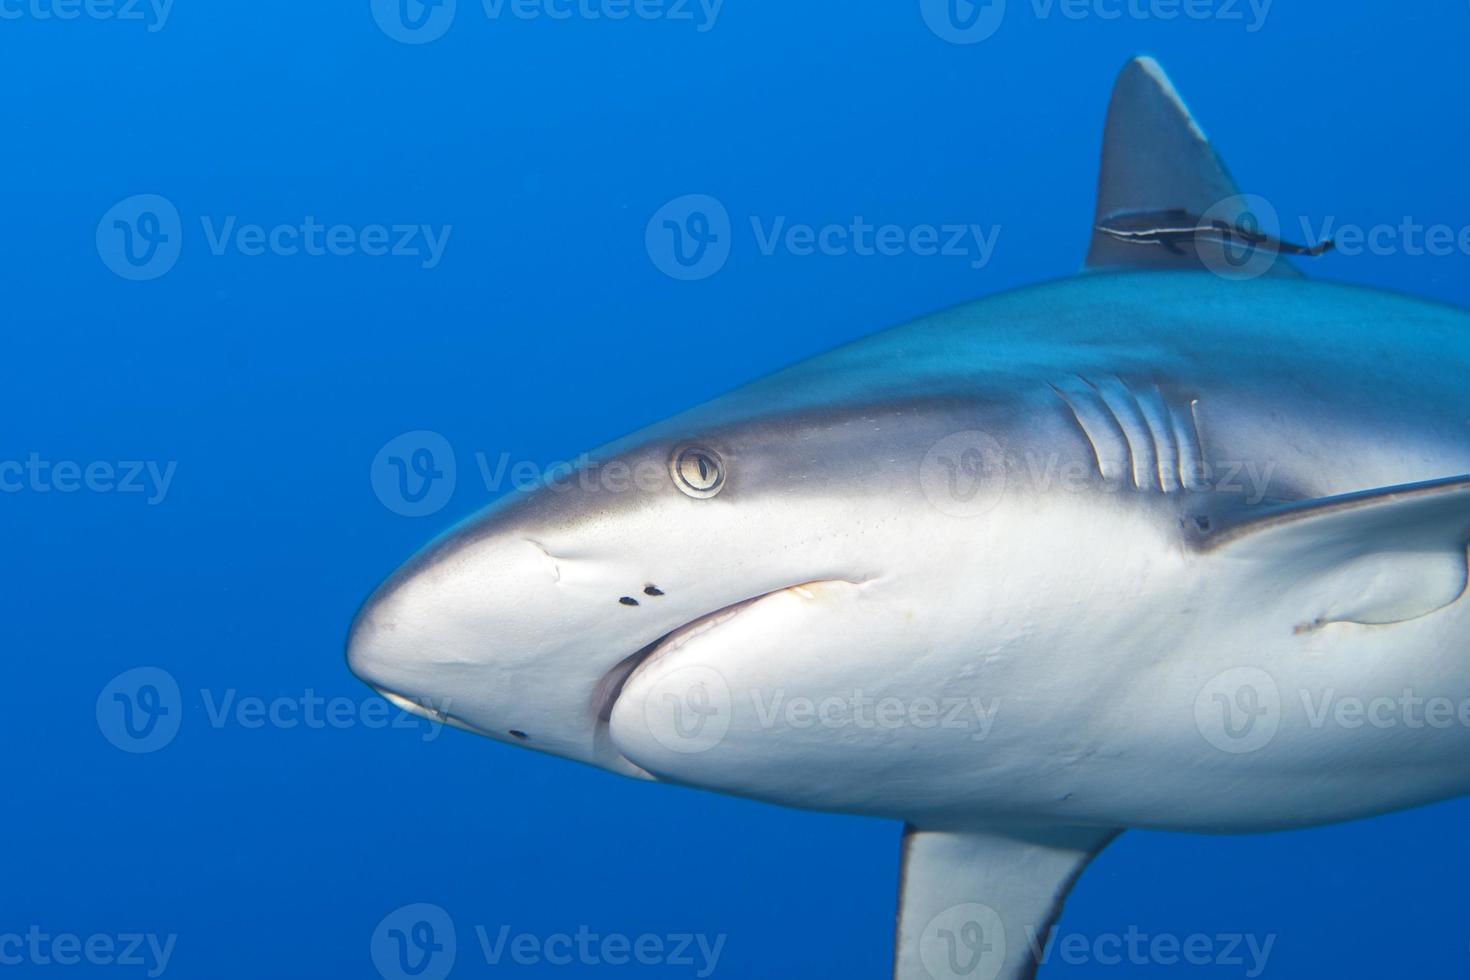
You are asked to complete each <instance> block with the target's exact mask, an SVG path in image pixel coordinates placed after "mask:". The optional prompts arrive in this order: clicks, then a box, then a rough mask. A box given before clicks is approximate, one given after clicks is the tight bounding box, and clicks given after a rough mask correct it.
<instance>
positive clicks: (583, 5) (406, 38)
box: [372, 0, 724, 44]
mask: <svg viewBox="0 0 1470 980" xmlns="http://www.w3.org/2000/svg"><path fill="white" fill-rule="evenodd" d="M723 6H724V0H480V7H481V10H482V12H483V14H484V17H485V19H486V20H487V21H492V22H498V21H502V20H506V19H511V20H519V21H533V20H550V21H569V20H579V21H587V22H592V23H595V22H599V21H610V22H619V21H627V20H640V21H669V22H671V23H681V22H682V23H688V24H692V25H694V29H695V31H697V32H698V33H700V34H704V33H706V32H707V31H710V30H712V29H714V26H715V22H716V21H717V20H718V19H719V16H720V10H721V8H722V7H723ZM455 7H456V0H372V8H373V19H374V20H376V21H377V22H378V27H379V29H381V30H382V32H383V33H384V34H386V35H387V36H388V37H390V38H392V39H393V40H395V41H399V42H401V43H403V44H427V43H429V42H430V41H437V40H438V39H439V38H441V37H443V36H444V35H445V33H447V32H448V30H449V28H450V26H451V25H452V24H453V23H454V18H455Z"/></svg>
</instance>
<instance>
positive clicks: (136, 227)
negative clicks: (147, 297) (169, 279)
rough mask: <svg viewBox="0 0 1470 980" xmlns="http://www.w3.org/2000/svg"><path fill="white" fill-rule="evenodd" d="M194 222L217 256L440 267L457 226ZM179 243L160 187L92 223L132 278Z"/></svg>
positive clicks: (138, 278) (150, 270) (112, 261)
mask: <svg viewBox="0 0 1470 980" xmlns="http://www.w3.org/2000/svg"><path fill="white" fill-rule="evenodd" d="M0 2H3V0H0ZM199 222H200V227H201V230H202V232H203V235H204V243H205V245H206V246H207V247H208V250H209V254H210V255H212V256H214V257H215V258H221V257H223V256H225V255H227V254H229V253H231V252H233V253H234V254H236V255H239V256H243V257H245V258H257V257H260V256H263V255H274V256H277V257H281V258H295V257H297V256H301V255H305V256H310V257H313V258H317V257H322V256H331V257H333V258H348V257H355V256H366V257H368V258H385V257H386V258H392V259H414V260H417V261H418V264H419V268H421V269H423V270H425V271H432V270H434V269H437V268H438V267H439V263H440V262H442V261H443V260H444V252H445V249H446V248H447V247H448V245H449V238H450V236H451V235H452V234H453V233H454V226H453V225H432V224H423V223H395V224H380V223H370V224H365V225H361V226H357V225H350V224H343V223H340V222H338V223H336V224H325V223H323V222H321V221H319V220H317V218H316V217H314V216H313V215H307V216H305V217H304V218H302V219H301V220H300V221H293V222H285V223H279V224H273V225H264V224H257V223H252V222H242V221H241V220H240V218H239V217H238V216H237V215H233V214H231V215H225V216H224V217H221V218H218V219H217V218H215V217H214V216H211V215H203V216H202V217H201V218H200V219H199ZM183 242H184V226H183V222H182V220H181V219H180V217H179V211H178V208H176V207H175V206H174V205H173V202H171V201H169V200H168V199H167V198H165V197H162V196H160V195H158V194H139V195H135V196H133V197H130V198H127V199H125V200H123V201H119V202H118V203H117V204H115V205H113V206H112V207H111V208H109V209H108V211H107V213H106V214H104V215H103V216H102V220H101V221H99V222H98V223H97V254H98V255H99V256H101V258H102V262H103V264H104V265H106V266H107V268H109V269H111V270H112V271H113V272H114V273H116V274H117V275H118V276H121V277H122V278H124V279H129V280H132V281H134V282H142V281H147V280H151V279H158V278H160V277H161V276H164V275H167V274H168V273H169V272H170V271H171V270H172V269H173V267H174V266H175V265H176V264H177V263H178V260H179V255H180V252H181V251H182V249H183Z"/></svg>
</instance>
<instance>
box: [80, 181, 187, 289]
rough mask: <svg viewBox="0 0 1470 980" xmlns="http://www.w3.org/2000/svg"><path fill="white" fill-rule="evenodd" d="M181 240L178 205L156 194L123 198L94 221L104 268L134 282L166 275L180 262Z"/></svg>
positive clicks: (98, 252)
mask: <svg viewBox="0 0 1470 980" xmlns="http://www.w3.org/2000/svg"><path fill="white" fill-rule="evenodd" d="M183 241H184V227H183V222H182V221H181V220H180V219H179V211H178V208H176V207H174V205H173V202H172V201H170V200H169V199H168V198H166V197H162V196H160V195H158V194H134V195H133V196H132V197H128V198H124V199H123V200H121V201H118V202H117V203H116V204H114V205H113V206H112V207H110V208H108V209H107V213H106V214H104V215H103V216H102V220H101V221H99V222H97V254H98V255H100V256H101V257H102V261H103V263H104V264H105V265H106V266H107V268H109V269H111V270H112V271H113V272H114V273H116V274H117V275H119V276H121V277H122V278H124V279H130V280H132V281H133V282H147V281H148V280H151V279H157V278H159V277H160V276H164V275H167V274H168V272H169V270H170V269H172V268H173V267H174V265H175V264H176V263H177V262H178V261H179V252H180V250H181V249H182V248H183Z"/></svg>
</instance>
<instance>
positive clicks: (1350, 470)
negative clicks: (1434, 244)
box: [348, 58, 1470, 980]
mask: <svg viewBox="0 0 1470 980" xmlns="http://www.w3.org/2000/svg"><path fill="white" fill-rule="evenodd" d="M1248 200H1249V199H1247V198H1244V197H1243V196H1242V195H1240V193H1239V190H1238V188H1237V187H1236V185H1235V182H1234V180H1233V179H1232V178H1231V177H1230V175H1229V174H1228V172H1227V171H1226V169H1225V167H1224V165H1223V164H1222V163H1221V161H1220V159H1219V157H1218V156H1217V154H1216V153H1215V151H1214V149H1213V148H1212V147H1211V146H1210V144H1209V142H1208V140H1207V139H1206V138H1205V136H1204V133H1203V131H1202V130H1201V129H1200V127H1199V126H1198V124H1197V123H1196V122H1195V121H1194V119H1193V117H1192V116H1191V115H1190V114H1189V112H1188V110H1187V109H1186V108H1185V107H1184V104H1183V102H1182V101H1181V100H1180V98H1179V96H1178V94H1177V93H1176V92H1175V91H1174V88H1173V86H1172V85H1171V84H1170V83H1169V81H1168V79H1167V77H1166V76H1165V75H1164V73H1163V71H1162V69H1160V68H1159V66H1158V65H1157V64H1156V63H1155V62H1153V61H1152V60H1151V59H1148V58H1137V59H1134V60H1133V61H1131V62H1129V63H1128V65H1126V66H1125V67H1124V69H1123V71H1122V74H1121V75H1120V77H1119V79H1118V81H1117V85H1116V87H1115V90H1114V94H1113V100H1112V104H1111V107H1110V109H1109V117H1108V123H1107V127H1106V135H1105V139H1104V150H1103V160H1102V167H1101V180H1100V187H1099V194H1098V208H1097V213H1096V214H1095V216H1094V221H1093V228H1092V236H1091V244H1090V247H1089V252H1088V263H1087V266H1086V268H1085V269H1084V270H1083V272H1082V273H1080V274H1078V275H1074V276H1071V277H1069V278H1065V279H1060V280H1058V281H1055V282H1051V283H1045V284H1041V285H1037V286H1032V287H1028V288H1024V289H1019V290H1015V291H1012V292H1008V293H1005V294H1002V295H999V296H994V297H990V298H987V299H983V300H980V301H977V302H974V303H971V304H968V305H965V306H960V307H957V308H954V309H951V310H947V311H944V312H941V313H938V314H935V315H932V316H928V317H925V318H923V319H920V320H916V321H914V322H912V323H909V324H906V325H903V326H899V327H895V328H893V329H890V330H887V331H884V332H882V333H879V334H876V335H874V336H871V337H868V338H866V339H863V340H859V341H857V342H854V343H852V344H849V345H847V346H845V347H842V348H839V349H837V350H835V351H832V352H830V353H828V354H825V355H822V356H820V357H817V358H814V359H812V360H809V361H806V362H804V363H801V364H798V365H795V366H793V367H790V368H787V369H785V370H782V371H779V372H777V373H775V374H773V375H770V376H768V377H766V378H764V379H761V380H759V381H756V382H754V383H752V384H750V385H747V386H746V387H744V388H741V389H738V390H736V391H734V392H731V393H728V394H726V395H723V396H721V397H719V398H716V399H715V400H713V401H711V402H708V403H706V404H704V405H701V406H698V407H696V408H694V409H691V410H690V411H688V412H685V413H683V414H680V415H677V416H674V417H673V418H670V419H667V420H665V421H663V422H660V423H658V424H655V425H653V426H651V427H649V428H647V429H644V430H642V431H640V432H637V433H634V434H632V435H630V436H628V437H626V438H624V439H622V440H619V441H618V442H615V443H613V444H612V445H609V446H606V447H603V448H602V449H600V450H598V451H596V452H594V453H592V454H591V455H590V456H589V457H587V461H586V463H585V464H584V466H583V472H582V473H580V474H577V475H578V477H579V479H576V480H564V481H560V482H557V481H552V482H549V483H548V484H547V485H546V486H543V487H539V488H536V489H534V490H530V491H525V492H518V493H516V494H513V495H512V496H510V497H507V498H505V499H502V500H500V501H498V502H496V503H495V504H493V505H491V506H490V507H489V508H487V509H486V510H485V511H483V512H482V513H480V514H478V515H476V516H475V517H473V518H471V519H470V520H468V521H466V522H464V523H463V524H461V525H459V526H458V527H456V528H453V529H451V530H450V531H449V532H447V533H446V534H444V535H443V536H441V537H440V538H439V539H437V540H436V541H434V542H432V543H431V544H429V545H428V546H427V547H426V548H425V549H424V550H423V551H422V552H420V553H419V554H418V555H417V556H415V557H413V558H412V559H411V560H410V561H409V562H407V563H406V564H405V565H404V566H403V567H402V568H400V569H399V570H398V571H397V572H395V573H394V574H393V575H392V576H391V577H390V578H389V579H388V580H387V581H386V582H385V583H384V584H383V585H382V586H381V587H380V588H379V589H378V590H377V592H375V593H374V595H373V596H372V597H371V598H370V599H369V600H368V601H367V602H366V604H365V605H364V606H363V608H362V610H361V611H360V612H359V614H358V616H357V618H356V620H355V622H354V623H353V625H352V628H351V634H350V638H349V642H348V660H349V664H350V666H351V669H352V670H353V671H354V672H355V673H356V674H357V675H358V676H359V677H361V678H362V679H363V680H364V681H366V682H367V683H368V684H370V685H372V686H373V687H374V688H375V689H377V690H379V691H381V692H383V693H384V694H385V695H386V696H387V697H389V698H390V699H392V700H393V701H394V702H395V703H398V704H400V705H402V706H404V707H405V708H406V709H408V710H411V711H416V712H419V713H421V714H429V715H432V716H433V717H436V718H438V719H440V720H443V721H446V722H448V723H451V724H454V725H457V726H459V727H461V728H464V729H467V730H469V731H472V732H476V733H478V734H481V735H483V736H486V737H488V738H492V739H496V740H499V741H503V742H506V743H509V744H514V745H518V746H522V747H525V748H529V749H533V750H537V751H541V752H545V753H549V754H552V755H556V756H560V757H563V758H567V759H572V760H576V761H580V762H583V763H587V764H590V765H594V766H598V767H601V768H604V769H608V770H611V771H614V772H618V773H622V774H624V775H627V776H630V777H633V778H638V779H644V780H649V781H653V782H667V783H674V784H679V785H684V786H690V787H697V788H702V789H706V790H710V791H715V792H721V793H727V794H732V795H735V796H740V797H746V798H750V799H756V800H761V801H765V802H769V803H775V804H779V805H785V806H791V807H798V808H805V809H812V810H819V811H825V812H833V813H850V814H862V815H869V816H879V817H885V818H890V819H894V820H899V821H903V822H904V823H905V825H906V828H907V830H906V833H905V836H904V860H903V874H902V881H901V884H900V900H899V915H898V927H897V935H896V943H895V961H894V965H893V975H894V976H895V977H896V978H899V980H945V978H948V977H966V978H983V980H1014V978H1023V977H1031V976H1034V975H1035V973H1036V971H1037V969H1038V966H1039V964H1038V963H1037V962H1036V953H1035V949H1036V946H1037V941H1036V937H1044V936H1045V934H1046V932H1047V930H1048V928H1049V927H1050V926H1051V925H1052V924H1053V923H1054V922H1055V921H1056V920H1057V918H1058V916H1059V915H1060V914H1061V908H1062V903H1063V902H1064V900H1065V898H1066V895H1067V893H1068V891H1069V890H1070V888H1071V887H1072V885H1073V883H1074V882H1075V881H1076V880H1077V878H1078V876H1079V875H1081V874H1082V873H1083V870H1084V869H1085V867H1086V865H1087V863H1088V862H1089V861H1090V860H1092V858H1093V857H1095V856H1096V855H1097V854H1098V853H1099V852H1100V851H1101V850H1102V849H1103V848H1104V847H1105V846H1106V845H1107V843H1108V842H1109V841H1111V840H1112V839H1114V838H1115V837H1116V836H1117V835H1118V834H1119V833H1120V832H1122V831H1123V830H1125V829H1127V828H1130V827H1139V828H1150V829H1163V830H1173V831H1183V832H1192V833H1206V834H1233V833H1249V832H1258V831H1273V830H1282V829H1288V828H1298V827H1309V826H1316V825H1321V824H1327V823H1332V822H1336V821H1343V820H1350V819H1355V818H1360V817H1365V816H1370V815H1374V814H1381V813H1386V812H1391V811H1394V810H1398V809H1403V808H1407V807H1413V806H1418V805H1422V804H1426V803H1430V802H1434V801H1438V800H1443V799H1448V798H1452V797H1455V796H1459V795H1463V794H1465V793H1466V792H1470V722H1467V723H1464V724H1419V725H1414V724H1399V725H1391V726H1349V725H1344V724H1336V723H1334V722H1333V720H1332V715H1331V713H1330V712H1327V711H1324V710H1323V709H1322V708H1321V705H1322V704H1323V703H1324V698H1325V697H1326V696H1327V693H1328V692H1330V693H1331V694H1332V695H1333V696H1336V697H1350V698H1358V699H1361V700H1363V701H1365V702H1371V701H1372V700H1373V699H1375V698H1377V699H1382V698H1383V697H1384V696H1390V697H1396V696H1398V695H1399V694H1400V693H1401V692H1404V691H1411V692H1416V693H1417V694H1418V695H1420V696H1422V697H1423V698H1424V699H1426V700H1428V699H1437V700H1436V701H1435V703H1440V702H1443V703H1444V704H1467V703H1470V658H1466V657H1465V656H1464V655H1463V645H1462V639H1463V637H1465V636H1466V635H1467V633H1470V603H1466V602H1464V601H1462V598H1463V595H1464V592H1465V589H1466V580H1467V571H1466V547H1467V542H1470V477H1467V476H1466V474H1467V473H1470V424H1467V420H1470V388H1467V386H1466V385H1465V384H1464V383H1463V379H1465V378H1466V377H1470V315H1467V314H1466V313H1465V312H1464V311H1461V310H1458V309H1455V308H1451V307H1448V306H1444V305H1440V304H1437V303H1432V302H1426V301H1422V300H1417V299H1413V298H1410V297H1406V296H1400V295H1396V294H1392V293H1388V292H1382V291H1374V290H1367V289H1360V288H1356V287H1352V286H1345V285H1335V284H1330V283H1324V282H1316V281H1312V280H1310V279H1308V278H1305V277H1304V276H1302V275H1301V273H1300V272H1299V271H1298V270H1297V269H1295V268H1293V267H1292V266H1291V265H1289V264H1288V262H1287V260H1286V259H1285V257H1284V254H1294V255H1308V256H1310V255H1313V254H1319V253H1320V251H1321V250H1323V249H1324V248H1326V247H1327V244H1326V243H1315V244H1312V243H1309V244H1308V245H1303V246H1289V245H1287V244H1286V243H1283V242H1281V241H1280V239H1279V238H1276V237H1275V236H1273V235H1271V234H1269V233H1266V232H1262V231H1260V230H1259V229H1257V228H1256V226H1255V225H1253V224H1252V220H1251V219H1252V215H1251V214H1250V213H1249V205H1248ZM1242 202H1246V203H1244V204H1243V203H1242ZM614 473H617V474H618V476H619V479H616V480H614V479H612V478H611V477H612V475H613V474H614ZM430 705H433V706H437V707H429V706H430Z"/></svg>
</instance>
